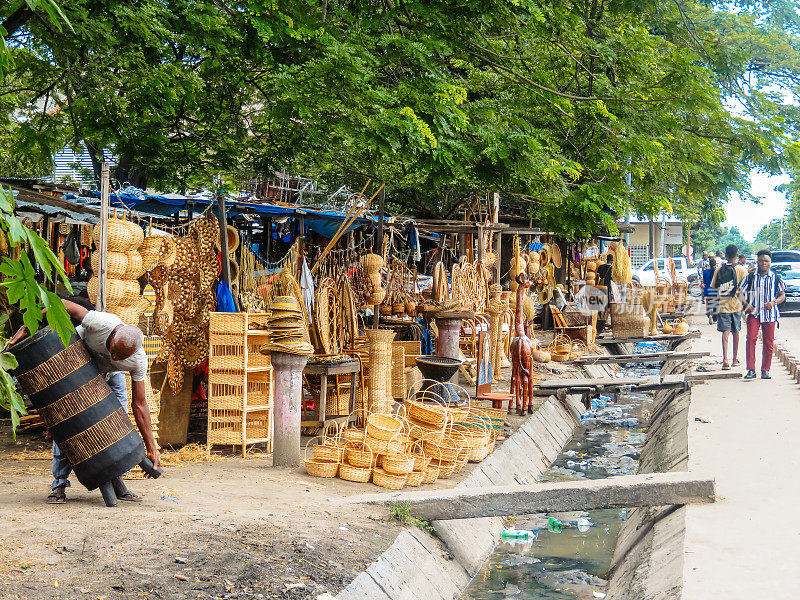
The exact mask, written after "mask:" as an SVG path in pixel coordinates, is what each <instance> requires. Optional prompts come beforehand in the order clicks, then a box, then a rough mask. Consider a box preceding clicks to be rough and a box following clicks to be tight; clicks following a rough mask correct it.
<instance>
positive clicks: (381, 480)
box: [372, 460, 408, 490]
mask: <svg viewBox="0 0 800 600" xmlns="http://www.w3.org/2000/svg"><path fill="white" fill-rule="evenodd" d="M385 462H386V461H385V460H384V463H385ZM407 477H408V475H407V474H404V475H395V474H393V473H388V472H386V471H385V470H384V469H382V468H380V467H375V468H374V469H373V470H372V483H374V484H375V485H377V486H379V487H382V488H388V489H390V490H402V489H403V486H405V484H406V478H407Z"/></svg>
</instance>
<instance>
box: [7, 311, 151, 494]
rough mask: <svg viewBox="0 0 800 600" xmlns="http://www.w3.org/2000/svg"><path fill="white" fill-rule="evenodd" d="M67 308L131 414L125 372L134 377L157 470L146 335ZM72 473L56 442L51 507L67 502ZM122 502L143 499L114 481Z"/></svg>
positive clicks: (139, 419) (136, 405)
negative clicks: (147, 385)
mask: <svg viewBox="0 0 800 600" xmlns="http://www.w3.org/2000/svg"><path fill="white" fill-rule="evenodd" d="M63 302H64V308H66V310H67V313H68V314H69V316H70V317H72V319H73V320H75V321H77V322H79V323H80V325H79V326H78V328H77V333H78V335H79V336H80V337H81V339H83V343H84V344H85V345H86V349H87V350H88V351H89V354H90V356H91V357H92V361H93V362H94V363H95V365H96V366H97V370H98V371H100V373H102V374H104V375H105V378H106V381H107V383H108V386H109V387H110V388H111V390H112V391H113V392H114V394H115V395H116V397H117V400H118V401H119V403H120V404H121V405H122V407H123V408H124V409H125V410H126V411H127V410H128V393H127V389H126V385H125V372H128V373H130V374H131V391H132V392H133V398H132V400H131V406H132V408H133V415H134V418H135V420H136V425H137V426H138V428H139V432H140V433H141V434H142V439H143V440H144V445H145V449H146V450H147V453H148V454H149V455H150V456H151V457H152V460H153V467H154V469H157V468H158V465H159V460H160V457H159V453H158V445H157V444H156V441H155V436H154V435H153V427H152V423H151V422H150V410H149V408H148V406H147V398H146V393H145V385H144V379H145V377H146V376H147V354H146V353H145V351H144V348H143V347H142V341H143V336H142V331H141V330H140V329H139V328H138V327H136V326H135V325H126V324H125V323H123V322H122V319H120V318H119V317H118V316H116V315H113V314H111V313H106V312H99V311H96V310H88V309H86V308H84V307H83V306H81V305H79V304H76V303H75V302H70V301H69V300H63ZM26 334H27V329H26V328H25V327H21V328H20V329H19V330H18V331H17V332H16V333H15V334H14V336H13V337H12V338H11V339H10V340H9V345H11V344H14V343H16V342H18V341H19V340H21V339H22V338H23V337H24V336H25V335H26ZM71 471H72V465H70V463H69V461H68V460H67V457H66V456H65V455H64V453H63V452H62V451H61V448H59V447H58V444H56V443H55V442H53V483H52V485H51V490H52V491H51V493H50V495H49V496H48V497H47V502H48V504H64V503H65V502H66V501H67V496H66V493H65V491H66V488H68V487H69V486H70V482H69V479H68V477H69V475H70V472H71ZM112 483H113V485H114V491H115V493H116V496H117V498H118V499H119V500H125V501H128V502H140V501H141V497H140V496H138V495H136V494H134V493H133V492H131V491H130V490H128V489H127V487H126V486H125V483H124V482H123V481H122V478H117V479H115V480H113V481H112Z"/></svg>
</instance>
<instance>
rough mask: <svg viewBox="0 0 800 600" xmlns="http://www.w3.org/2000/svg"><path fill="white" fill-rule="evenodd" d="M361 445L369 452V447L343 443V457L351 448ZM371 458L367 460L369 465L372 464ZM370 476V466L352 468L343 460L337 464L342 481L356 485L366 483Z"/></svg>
mask: <svg viewBox="0 0 800 600" xmlns="http://www.w3.org/2000/svg"><path fill="white" fill-rule="evenodd" d="M358 444H361V445H362V446H363V447H365V448H366V449H367V451H370V450H369V446H366V445H365V444H363V443H362V442H347V443H345V451H344V454H345V456H346V455H347V453H348V451H349V450H350V448H351V446H353V445H358ZM370 452H371V451H370ZM372 460H373V459H372V458H370V460H369V463H368V464H369V465H371V464H372ZM371 476H372V468H371V467H370V466H367V467H354V466H353V465H350V464H348V463H347V462H346V460H343V461H342V462H340V463H339V478H340V479H344V480H345V481H355V482H357V483H367V482H368V481H369V478H370V477H371Z"/></svg>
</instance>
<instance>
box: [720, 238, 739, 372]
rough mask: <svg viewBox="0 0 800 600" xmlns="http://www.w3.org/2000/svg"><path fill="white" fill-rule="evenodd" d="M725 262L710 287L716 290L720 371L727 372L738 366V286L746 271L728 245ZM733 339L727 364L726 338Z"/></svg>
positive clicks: (736, 251) (736, 254) (732, 248)
mask: <svg viewBox="0 0 800 600" xmlns="http://www.w3.org/2000/svg"><path fill="white" fill-rule="evenodd" d="M725 258H726V259H727V262H725V263H723V264H721V265H720V266H718V267H717V269H716V270H715V271H714V275H713V276H712V277H711V287H712V288H714V289H715V290H717V311H718V312H717V331H720V332H722V370H723V371H727V370H728V369H730V368H731V365H732V366H734V367H735V366H737V365H738V364H739V359H738V358H736V356H737V354H738V353H739V332H740V331H741V330H742V315H741V312H742V303H741V302H740V300H739V284H740V282H741V281H742V279H744V278H745V276H746V275H747V269H745V268H744V267H743V266H741V265H740V264H739V263H738V259H739V248H737V247H736V244H729V245H728V246H727V247H726V248H725ZM729 337H733V355H732V358H733V361H732V362H730V363H729V362H728V338H729Z"/></svg>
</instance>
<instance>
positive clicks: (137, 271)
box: [122, 225, 145, 279]
mask: <svg viewBox="0 0 800 600" xmlns="http://www.w3.org/2000/svg"><path fill="white" fill-rule="evenodd" d="M134 227H135V225H134ZM125 256H127V257H128V268H127V269H126V270H125V274H124V275H123V276H122V278H123V279H139V277H141V276H142V275H144V272H145V268H144V261H143V260H142V255H141V254H139V252H138V251H137V250H128V251H127V252H126V253H125Z"/></svg>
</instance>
